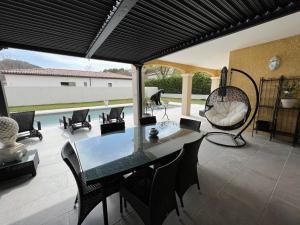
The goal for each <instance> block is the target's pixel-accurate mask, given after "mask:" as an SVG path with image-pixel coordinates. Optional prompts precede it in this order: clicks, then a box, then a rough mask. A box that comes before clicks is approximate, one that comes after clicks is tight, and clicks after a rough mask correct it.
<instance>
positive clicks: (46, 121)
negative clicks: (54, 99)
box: [35, 105, 179, 127]
mask: <svg viewBox="0 0 300 225" xmlns="http://www.w3.org/2000/svg"><path fill="white" fill-rule="evenodd" d="M112 107H113V106H112ZM177 107H179V106H177V105H169V106H168V109H169V108H177ZM158 110H164V109H163V108H158V109H155V110H154V111H158ZM109 111H110V108H103V109H90V111H89V115H90V116H91V120H92V121H93V120H98V121H99V115H102V113H109ZM123 112H124V113H125V118H126V117H129V116H132V114H133V107H132V106H126V107H124V111H123ZM148 113H149V111H148ZM63 116H66V117H67V118H70V117H72V112H60V113H51V114H40V115H36V116H35V120H36V121H40V122H41V124H42V127H47V126H58V125H59V119H60V118H62V117H63Z"/></svg>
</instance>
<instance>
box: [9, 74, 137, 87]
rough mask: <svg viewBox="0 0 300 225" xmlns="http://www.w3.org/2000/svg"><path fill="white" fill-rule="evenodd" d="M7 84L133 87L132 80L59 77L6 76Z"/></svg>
mask: <svg viewBox="0 0 300 225" xmlns="http://www.w3.org/2000/svg"><path fill="white" fill-rule="evenodd" d="M5 80H6V84H7V86H9V87H60V86H61V82H75V83H76V87H84V82H87V86H91V87H108V83H112V87H131V85H132V82H131V80H125V79H106V78H82V77H63V76H62V77H58V76H55V77H54V76H34V75H11V74H10V75H5Z"/></svg>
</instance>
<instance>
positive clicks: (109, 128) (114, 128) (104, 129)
mask: <svg viewBox="0 0 300 225" xmlns="http://www.w3.org/2000/svg"><path fill="white" fill-rule="evenodd" d="M100 130H101V135H105V134H108V133H112V132H118V131H124V130H125V122H124V121H123V122H115V123H104V124H101V125H100Z"/></svg>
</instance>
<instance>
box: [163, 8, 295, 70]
mask: <svg viewBox="0 0 300 225" xmlns="http://www.w3.org/2000/svg"><path fill="white" fill-rule="evenodd" d="M297 34H300V12H297V13H294V14H291V15H288V16H285V17H282V18H279V19H276V20H273V21H270V22H267V23H264V24H261V25H258V26H255V27H252V28H249V29H246V30H242V31H240V32H237V33H234V34H230V35H227V36H224V37H221V38H218V39H215V40H212V41H209V42H205V43H203V44H199V45H196V46H193V47H190V48H188V49H185V50H182V51H179V52H176V53H173V54H170V55H167V56H164V57H162V58H160V59H161V60H165V61H170V62H176V63H182V64H188V65H193V66H200V67H207V68H213V69H221V68H222V67H223V66H224V65H228V63H229V53H230V51H232V50H236V49H240V48H246V47H249V46H253V45H257V44H261V43H266V42H270V41H274V40H278V39H282V38H286V37H290V36H294V35H297Z"/></svg>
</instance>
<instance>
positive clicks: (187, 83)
mask: <svg viewBox="0 0 300 225" xmlns="http://www.w3.org/2000/svg"><path fill="white" fill-rule="evenodd" d="M192 84H193V74H191V73H186V74H182V106H181V107H182V108H181V113H182V115H184V116H189V115H190V114H191V101H192Z"/></svg>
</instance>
